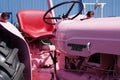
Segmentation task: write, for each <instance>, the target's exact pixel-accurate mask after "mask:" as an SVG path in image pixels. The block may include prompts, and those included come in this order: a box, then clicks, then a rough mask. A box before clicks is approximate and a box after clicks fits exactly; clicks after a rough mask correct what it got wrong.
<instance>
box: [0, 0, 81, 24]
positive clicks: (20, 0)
mask: <svg viewBox="0 0 120 80" xmlns="http://www.w3.org/2000/svg"><path fill="white" fill-rule="evenodd" d="M63 1H69V0H53V4H54V5H55V4H58V3H60V2H63ZM79 1H81V0H79ZM22 9H41V10H47V9H48V5H47V0H0V12H12V15H11V19H10V21H11V22H12V23H16V22H17V18H16V13H17V11H19V10H22ZM64 9H66V7H65V8H62V9H60V10H58V11H59V12H61V11H64ZM77 10H78V9H76V10H75V11H77ZM56 13H58V12H56Z"/></svg>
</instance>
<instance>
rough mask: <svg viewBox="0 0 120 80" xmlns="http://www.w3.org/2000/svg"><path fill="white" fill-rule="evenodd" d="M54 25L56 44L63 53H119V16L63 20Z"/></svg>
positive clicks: (88, 54)
mask: <svg viewBox="0 0 120 80" xmlns="http://www.w3.org/2000/svg"><path fill="white" fill-rule="evenodd" d="M56 26H57V31H56V39H55V40H56V42H57V43H56V46H57V48H58V50H59V51H61V52H63V53H66V54H70V55H79V56H84V57H87V56H90V55H92V54H94V53H107V54H115V55H120V17H111V18H91V19H86V20H82V21H81V20H80V19H79V20H64V21H61V22H59V23H58V24H56Z"/></svg>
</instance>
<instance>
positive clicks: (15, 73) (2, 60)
mask: <svg viewBox="0 0 120 80" xmlns="http://www.w3.org/2000/svg"><path fill="white" fill-rule="evenodd" d="M18 52H19V49H18V48H13V49H12V48H9V47H8V46H7V44H6V43H5V42H4V41H0V80H24V77H23V70H24V67H25V66H24V64H23V63H20V61H19V59H18V56H17V55H18Z"/></svg>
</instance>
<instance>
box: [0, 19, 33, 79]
mask: <svg viewBox="0 0 120 80" xmlns="http://www.w3.org/2000/svg"><path fill="white" fill-rule="evenodd" d="M0 29H5V31H6V33H9V34H10V36H9V35H8V37H12V38H13V39H15V42H13V44H15V45H16V46H17V47H18V48H19V51H20V54H18V55H19V57H20V61H21V62H22V63H24V64H25V69H24V74H25V80H31V79H32V78H31V63H30V51H29V48H28V45H27V43H26V41H25V39H24V38H23V36H22V35H21V33H20V32H19V31H18V29H17V28H16V27H15V26H14V25H12V24H11V23H10V22H7V21H5V22H0Z"/></svg>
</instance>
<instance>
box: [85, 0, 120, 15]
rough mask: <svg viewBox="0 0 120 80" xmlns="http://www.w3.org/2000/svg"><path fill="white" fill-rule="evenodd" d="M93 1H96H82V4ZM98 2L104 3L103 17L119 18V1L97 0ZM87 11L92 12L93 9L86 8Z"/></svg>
mask: <svg viewBox="0 0 120 80" xmlns="http://www.w3.org/2000/svg"><path fill="white" fill-rule="evenodd" d="M95 1H96V0H83V2H87V3H89V2H95ZM99 2H101V3H106V5H105V6H104V10H103V16H104V17H111V16H120V9H119V7H120V0H99ZM87 10H93V7H87ZM95 12H96V11H95Z"/></svg>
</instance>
